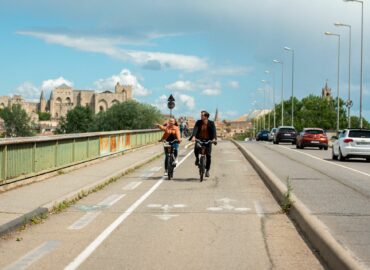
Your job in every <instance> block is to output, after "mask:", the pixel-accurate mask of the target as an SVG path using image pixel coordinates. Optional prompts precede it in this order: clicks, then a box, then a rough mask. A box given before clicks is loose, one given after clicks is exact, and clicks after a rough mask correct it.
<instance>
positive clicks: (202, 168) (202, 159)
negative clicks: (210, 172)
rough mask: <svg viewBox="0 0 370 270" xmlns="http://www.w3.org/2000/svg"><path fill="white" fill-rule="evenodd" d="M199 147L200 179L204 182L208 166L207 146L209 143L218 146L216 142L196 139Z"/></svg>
mask: <svg viewBox="0 0 370 270" xmlns="http://www.w3.org/2000/svg"><path fill="white" fill-rule="evenodd" d="M195 141H196V143H197V146H198V147H199V148H200V153H199V154H200V158H199V164H198V168H199V177H200V182H203V179H204V173H205V172H206V164H207V147H206V145H207V144H209V143H213V144H215V145H216V144H217V142H215V141H211V140H208V141H201V140H198V139H195Z"/></svg>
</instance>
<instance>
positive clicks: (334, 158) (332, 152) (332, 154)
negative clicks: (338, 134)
mask: <svg viewBox="0 0 370 270" xmlns="http://www.w3.org/2000/svg"><path fill="white" fill-rule="evenodd" d="M331 158H332V159H333V160H338V156H336V155H335V154H334V149H333V150H332V151H331Z"/></svg>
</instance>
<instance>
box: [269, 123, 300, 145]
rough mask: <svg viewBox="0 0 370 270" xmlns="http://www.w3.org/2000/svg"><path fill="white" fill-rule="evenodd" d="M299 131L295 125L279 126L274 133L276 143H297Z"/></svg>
mask: <svg viewBox="0 0 370 270" xmlns="http://www.w3.org/2000/svg"><path fill="white" fill-rule="evenodd" d="M296 136H297V132H296V130H295V128H294V127H291V126H281V127H278V129H277V130H276V133H275V135H274V144H279V143H280V142H291V143H292V144H295V143H296Z"/></svg>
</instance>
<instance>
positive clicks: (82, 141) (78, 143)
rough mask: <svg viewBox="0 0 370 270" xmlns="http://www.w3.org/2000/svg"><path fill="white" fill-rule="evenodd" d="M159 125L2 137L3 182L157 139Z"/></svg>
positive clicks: (0, 163) (0, 177)
mask: <svg viewBox="0 0 370 270" xmlns="http://www.w3.org/2000/svg"><path fill="white" fill-rule="evenodd" d="M161 135H162V132H161V131H159V130H158V129H150V130H129V131H128V130H123V131H113V132H94V133H81V134H67V135H53V136H47V137H44V136H40V137H27V138H10V139H1V140H0V185H4V184H9V183H12V182H15V181H19V180H22V179H24V178H29V177H32V176H36V175H39V174H43V173H47V172H51V171H55V170H59V169H62V168H65V167H68V166H71V165H75V164H78V163H82V162H86V161H90V160H93V159H97V158H100V157H104V156H108V155H112V154H117V153H120V152H124V151H126V150H128V149H131V148H135V147H140V146H144V145H147V144H152V143H154V142H157V141H158V140H159V139H160V138H161Z"/></svg>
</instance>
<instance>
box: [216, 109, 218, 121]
mask: <svg viewBox="0 0 370 270" xmlns="http://www.w3.org/2000/svg"><path fill="white" fill-rule="evenodd" d="M216 121H218V108H217V107H216V113H215V122H216Z"/></svg>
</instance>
